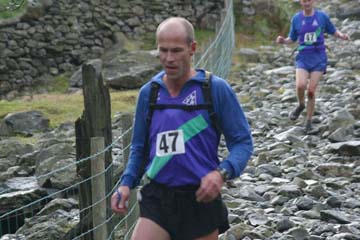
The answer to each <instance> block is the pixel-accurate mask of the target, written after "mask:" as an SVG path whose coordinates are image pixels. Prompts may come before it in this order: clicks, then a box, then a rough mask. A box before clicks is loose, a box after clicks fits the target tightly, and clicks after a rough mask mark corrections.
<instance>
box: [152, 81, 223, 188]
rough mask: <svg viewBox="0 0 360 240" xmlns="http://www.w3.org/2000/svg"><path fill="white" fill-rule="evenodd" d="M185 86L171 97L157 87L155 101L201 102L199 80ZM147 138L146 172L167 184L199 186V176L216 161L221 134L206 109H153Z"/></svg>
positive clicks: (191, 103) (167, 102)
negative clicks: (157, 91) (148, 147)
mask: <svg viewBox="0 0 360 240" xmlns="http://www.w3.org/2000/svg"><path fill="white" fill-rule="evenodd" d="M190 81H191V80H190ZM187 85H189V86H187V88H185V89H183V90H182V91H181V93H180V95H179V96H177V97H170V96H169V95H168V93H167V92H166V91H167V90H166V89H164V88H163V87H160V89H159V94H158V99H157V104H176V105H197V104H202V103H204V100H203V99H204V98H203V94H202V87H201V83H199V82H195V81H191V82H188V83H187ZM149 138H150V147H151V148H150V157H149V159H150V163H149V164H148V166H147V168H146V169H147V171H146V174H147V176H148V177H149V178H150V179H153V180H155V181H157V182H159V183H162V184H166V185H167V186H183V185H199V184H200V181H201V178H202V177H203V176H205V175H206V174H207V173H209V172H210V171H212V170H214V169H216V168H217V166H218V164H219V159H218V157H217V148H218V144H219V141H220V135H219V134H218V133H217V132H216V131H215V129H214V127H213V126H212V125H211V121H210V119H209V114H208V111H207V110H206V109H200V110H192V111H186V110H183V109H174V108H166V109H162V110H154V113H153V117H152V120H151V126H150V135H149Z"/></svg>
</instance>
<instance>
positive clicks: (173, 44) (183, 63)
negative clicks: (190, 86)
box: [157, 28, 196, 80]
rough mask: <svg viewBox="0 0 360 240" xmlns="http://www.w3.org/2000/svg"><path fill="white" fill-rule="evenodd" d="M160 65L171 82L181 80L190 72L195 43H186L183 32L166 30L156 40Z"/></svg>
mask: <svg viewBox="0 0 360 240" xmlns="http://www.w3.org/2000/svg"><path fill="white" fill-rule="evenodd" d="M157 43H158V51H159V58H160V63H161V64H162V66H163V68H164V70H165V73H166V76H167V78H168V79H171V80H179V79H180V80H183V79H181V78H182V77H184V76H186V74H187V73H189V72H190V67H191V58H192V56H193V55H194V53H195V49H196V42H191V43H189V41H187V39H186V34H185V32H184V31H181V30H179V29H172V28H168V29H167V31H163V32H161V33H160V34H159V35H158V39H157Z"/></svg>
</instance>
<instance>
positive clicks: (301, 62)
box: [295, 52, 327, 73]
mask: <svg viewBox="0 0 360 240" xmlns="http://www.w3.org/2000/svg"><path fill="white" fill-rule="evenodd" d="M326 66H327V55H326V53H325V52H324V53H319V52H300V53H299V54H298V55H297V56H296V58H295V67H296V68H301V69H305V70H306V71H308V72H309V73H311V72H323V73H326Z"/></svg>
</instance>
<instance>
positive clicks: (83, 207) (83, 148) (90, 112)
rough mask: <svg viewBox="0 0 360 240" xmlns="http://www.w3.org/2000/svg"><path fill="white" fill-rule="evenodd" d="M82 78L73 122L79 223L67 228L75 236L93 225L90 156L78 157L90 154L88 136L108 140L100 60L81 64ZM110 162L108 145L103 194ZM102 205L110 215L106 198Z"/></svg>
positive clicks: (88, 236) (107, 101)
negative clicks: (81, 97)
mask: <svg viewBox="0 0 360 240" xmlns="http://www.w3.org/2000/svg"><path fill="white" fill-rule="evenodd" d="M82 80H83V95H84V112H83V114H82V117H81V118H79V119H77V120H76V122H75V132H76V159H77V161H78V164H77V172H78V174H79V175H80V177H81V178H82V180H83V182H82V183H81V184H80V186H79V208H80V211H81V213H80V223H79V224H78V226H77V227H76V229H75V230H73V231H71V232H72V234H75V235H76V236H78V235H79V234H81V233H84V232H87V231H89V230H91V229H92V227H93V222H92V219H93V217H92V210H91V207H90V206H91V205H92V203H93V197H92V190H91V183H90V179H91V164H90V162H91V160H89V159H88V160H82V159H84V158H86V157H89V156H90V155H91V150H90V139H91V138H92V137H104V142H105V146H109V145H110V144H111V143H112V133H111V106H110V94H109V90H108V88H107V87H106V86H104V84H103V78H102V62H101V60H95V61H92V62H88V63H85V64H83V66H82ZM79 160H82V161H79ZM111 162H112V158H111V149H109V150H108V151H106V152H105V169H106V173H105V181H106V188H105V193H106V195H108V194H109V192H110V191H111V188H112V186H113V184H112V168H110V167H109V166H110V164H111ZM106 205H107V208H106V209H107V211H106V216H107V217H108V218H109V217H110V216H111V208H110V200H109V199H107V200H106ZM109 225H111V223H110V224H109ZM108 232H109V231H108ZM83 239H84V240H92V239H93V236H92V233H91V232H90V233H89V234H86V235H85V236H84V237H83Z"/></svg>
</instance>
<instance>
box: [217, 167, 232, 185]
mask: <svg viewBox="0 0 360 240" xmlns="http://www.w3.org/2000/svg"><path fill="white" fill-rule="evenodd" d="M216 171H218V172H219V173H220V175H221V177H222V179H223V181H224V182H226V181H227V180H229V177H230V176H229V173H228V171H226V169H225V168H221V167H218V168H217V169H216Z"/></svg>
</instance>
